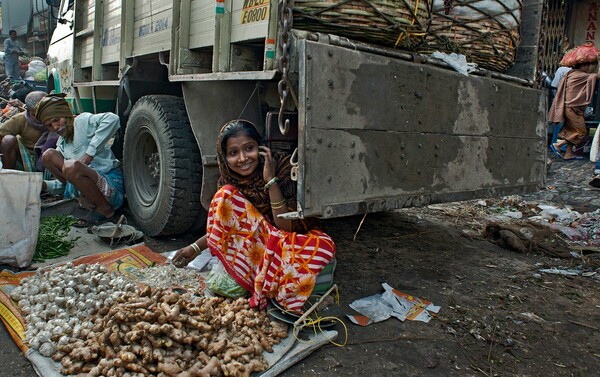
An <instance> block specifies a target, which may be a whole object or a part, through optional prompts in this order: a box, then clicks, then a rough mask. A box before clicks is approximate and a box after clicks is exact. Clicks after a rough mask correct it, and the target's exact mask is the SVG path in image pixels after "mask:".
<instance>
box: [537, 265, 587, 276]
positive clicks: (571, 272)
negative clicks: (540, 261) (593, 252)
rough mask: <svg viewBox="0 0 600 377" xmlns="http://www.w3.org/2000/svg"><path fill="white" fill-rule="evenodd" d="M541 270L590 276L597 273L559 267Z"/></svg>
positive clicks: (567, 274) (559, 273)
mask: <svg viewBox="0 0 600 377" xmlns="http://www.w3.org/2000/svg"><path fill="white" fill-rule="evenodd" d="M540 272H543V273H546V274H554V275H563V276H584V277H590V276H594V275H596V271H583V270H581V269H573V268H571V269H559V268H555V267H554V268H544V269H541V270H540Z"/></svg>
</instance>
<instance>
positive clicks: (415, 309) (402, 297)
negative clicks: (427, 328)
mask: <svg viewBox="0 0 600 377" xmlns="http://www.w3.org/2000/svg"><path fill="white" fill-rule="evenodd" d="M382 286H383V289H384V292H383V293H382V294H377V295H373V296H368V297H365V298H361V299H358V300H356V301H354V302H352V303H351V304H350V307H351V308H352V309H354V310H356V311H357V312H359V313H360V314H362V315H350V314H348V318H350V320H351V321H352V322H354V323H355V324H357V325H360V326H367V325H370V324H371V323H377V322H381V321H385V320H386V319H388V318H390V317H396V318H398V319H399V320H401V321H404V320H406V319H408V320H409V321H421V322H429V321H430V320H431V318H432V314H431V313H433V314H435V313H438V312H439V311H440V309H441V307H440V306H435V305H433V304H432V303H431V302H430V301H427V300H423V299H420V298H418V297H415V296H411V295H408V294H406V293H403V292H400V291H398V290H397V289H394V288H392V287H391V286H390V285H389V284H387V283H383V284H382Z"/></svg>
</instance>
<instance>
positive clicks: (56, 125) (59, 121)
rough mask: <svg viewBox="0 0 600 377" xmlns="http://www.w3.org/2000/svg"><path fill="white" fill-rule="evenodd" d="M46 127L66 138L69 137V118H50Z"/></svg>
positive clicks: (46, 122) (45, 124)
mask: <svg viewBox="0 0 600 377" xmlns="http://www.w3.org/2000/svg"><path fill="white" fill-rule="evenodd" d="M44 126H46V128H47V129H48V130H49V131H51V132H55V133H57V134H58V135H60V136H62V137H65V136H67V118H50V119H47V120H46V121H45V122H44Z"/></svg>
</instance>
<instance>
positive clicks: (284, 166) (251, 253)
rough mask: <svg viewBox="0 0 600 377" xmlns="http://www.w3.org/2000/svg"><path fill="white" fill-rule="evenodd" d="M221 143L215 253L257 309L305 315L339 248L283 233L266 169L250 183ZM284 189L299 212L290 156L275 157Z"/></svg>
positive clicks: (212, 213)
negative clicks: (272, 306)
mask: <svg viewBox="0 0 600 377" xmlns="http://www.w3.org/2000/svg"><path fill="white" fill-rule="evenodd" d="M222 138H223V135H222V133H221V134H220V135H219V137H218V140H217V157H218V163H219V170H220V172H221V177H220V179H219V182H218V186H219V189H218V190H217V193H216V194H215V195H214V197H213V199H212V201H211V204H210V208H209V212H208V222H207V227H206V233H207V243H208V247H209V249H210V251H211V253H212V254H213V255H215V256H217V257H218V258H219V260H220V261H221V263H222V264H223V266H224V267H225V269H226V270H227V272H228V273H229V275H230V276H232V277H233V278H234V280H235V281H236V282H237V283H238V284H239V285H241V286H242V287H244V288H245V289H246V290H247V291H249V292H250V293H251V297H250V300H249V303H250V305H251V306H252V307H259V308H261V309H265V308H266V307H267V304H268V300H269V299H273V300H276V301H277V302H278V303H279V304H280V305H281V306H283V307H284V308H285V309H286V310H289V311H293V312H298V313H300V312H302V311H303V305H304V303H305V302H306V300H307V299H308V297H309V296H310V294H311V292H312V291H313V289H314V287H315V283H316V277H317V275H318V274H319V272H320V271H322V270H323V268H325V267H326V266H327V265H328V264H329V263H330V262H332V260H333V258H334V256H335V244H334V242H333V240H332V239H331V238H330V237H329V236H328V235H327V234H325V233H324V232H322V231H320V230H317V229H311V230H306V229H305V231H303V232H297V231H295V230H294V231H291V232H288V231H284V230H281V229H278V228H277V227H276V226H275V224H274V221H273V219H272V213H271V212H272V210H271V204H270V200H269V195H268V192H266V191H265V190H264V185H265V183H266V182H264V180H263V177H262V172H263V163H262V161H261V163H260V164H259V166H258V167H257V169H256V171H255V172H253V173H252V174H251V175H250V176H248V177H241V176H239V175H238V174H235V173H234V172H232V171H231V170H230V169H229V167H228V165H227V161H226V160H225V157H224V156H225V153H224V152H225V151H223V150H222V148H221V141H222ZM273 160H274V162H275V165H276V168H275V171H276V176H277V177H278V178H279V179H280V181H279V182H278V184H279V187H280V189H281V191H282V193H283V195H284V198H285V199H286V200H287V202H288V207H293V208H294V209H295V208H296V185H295V182H293V181H292V180H291V178H290V169H291V165H290V161H289V156H287V155H285V154H282V153H273Z"/></svg>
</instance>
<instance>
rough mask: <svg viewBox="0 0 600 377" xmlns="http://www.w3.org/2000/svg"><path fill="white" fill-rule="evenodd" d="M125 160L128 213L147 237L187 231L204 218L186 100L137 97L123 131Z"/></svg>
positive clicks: (199, 171)
mask: <svg viewBox="0 0 600 377" xmlns="http://www.w3.org/2000/svg"><path fill="white" fill-rule="evenodd" d="M123 161H124V175H125V192H126V194H127V202H128V204H129V210H130V212H131V215H130V216H131V217H132V218H133V220H134V222H135V223H136V225H137V226H138V227H139V229H140V230H142V231H143V232H144V233H145V234H146V235H149V236H157V235H169V234H178V233H183V232H185V231H186V230H188V229H189V228H190V227H191V226H192V225H193V224H194V222H195V221H196V219H198V217H199V216H201V212H202V211H203V209H202V205H201V203H200V189H201V185H202V164H201V159H200V151H199V150H198V145H197V144H196V139H195V138H194V135H193V134H192V129H191V127H190V122H189V118H188V116H187V112H186V110H185V104H184V102H183V99H182V98H179V97H174V96H167V95H149V96H145V97H142V98H140V99H139V100H138V101H137V103H136V104H135V106H134V107H133V109H132V112H131V116H130V117H129V121H128V122H127V128H126V129H125V143H124V151H123Z"/></svg>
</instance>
